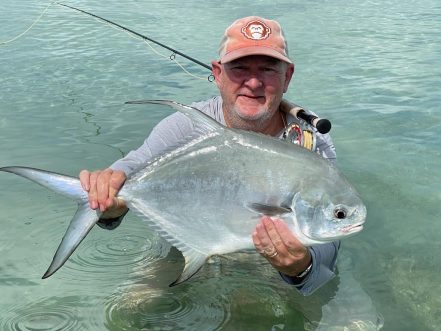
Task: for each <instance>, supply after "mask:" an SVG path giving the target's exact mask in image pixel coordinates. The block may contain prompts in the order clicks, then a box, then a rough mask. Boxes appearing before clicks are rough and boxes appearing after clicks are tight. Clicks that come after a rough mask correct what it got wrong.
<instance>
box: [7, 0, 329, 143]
mask: <svg viewBox="0 0 441 331" xmlns="http://www.w3.org/2000/svg"><path fill="white" fill-rule="evenodd" d="M52 4H57V5H60V6H63V7H66V8H69V9H72V10H75V11H78V12H80V13H82V14H85V15H88V16H91V17H94V18H96V19H98V20H101V21H102V22H104V23H106V24H109V25H111V26H114V27H116V28H118V29H121V30H123V31H125V32H127V33H129V34H131V35H133V36H136V37H138V38H141V39H143V40H144V41H145V42H146V43H147V44H148V45H149V46H150V47H151V45H150V44H149V43H148V42H152V43H154V44H156V45H158V46H161V47H163V48H165V49H167V50H169V51H171V52H172V54H171V55H170V56H169V57H168V58H169V59H170V60H171V61H174V62H175V63H176V64H177V65H178V66H180V67H181V69H182V70H184V71H185V72H186V73H187V74H189V75H191V76H193V77H196V78H201V77H197V76H195V75H193V74H191V73H190V72H188V71H187V69H185V68H184V67H183V66H182V65H181V64H180V63H179V62H177V61H176V55H180V56H182V57H184V58H186V59H187V60H189V61H191V62H193V63H195V64H197V65H199V66H201V67H204V68H205V69H208V70H210V71H211V66H209V65H207V64H205V63H203V62H201V61H199V60H197V59H195V58H193V57H191V56H188V55H186V54H184V53H182V52H180V51H178V50H176V49H174V48H171V47H169V46H167V45H165V44H163V43H161V42H159V41H156V40H154V39H152V38H150V37H147V36H145V35H143V34H141V33H138V32H136V31H134V30H132V29H129V28H127V27H125V26H122V25H120V24H118V23H115V22H113V21H111V20H108V19H106V18H103V17H101V16H98V15H95V14H93V13H90V12H88V11H85V10H82V9H79V8H76V7H73V6H69V5H66V4H63V3H61V2H56V1H54V2H51V3H50V4H49V5H48V6H47V7H46V9H45V10H44V12H43V13H42V14H41V15H40V16H39V17H38V19H37V20H36V21H35V22H34V23H32V25H31V26H30V27H29V28H28V29H27V30H26V31H25V32H23V33H22V34H20V35H18V36H17V37H15V38H13V39H11V40H9V41H7V42H0V46H1V45H5V44H7V43H10V42H12V41H14V40H16V39H18V38H19V37H21V36H23V35H24V34H25V33H27V32H28V31H29V30H30V29H31V28H32V27H33V26H34V25H35V24H36V23H37V22H38V21H39V20H40V19H41V17H42V16H43V15H44V14H45V13H46V11H47V10H48V9H49V7H50V6H51V5H52ZM151 48H152V47H151ZM152 50H153V51H155V50H154V49H153V48H152ZM155 52H156V51H155ZM156 53H157V54H158V55H161V54H159V53H158V52H156ZM204 79H205V78H204ZM207 79H208V81H209V82H212V81H214V76H213V74H210V75H209V76H208V77H207ZM287 112H289V113H290V114H292V115H293V116H294V117H295V118H296V119H298V120H299V121H303V122H305V123H307V124H308V125H309V126H312V127H314V128H315V129H317V131H318V132H320V133H323V134H324V133H328V132H329V130H331V122H329V120H327V119H324V118H323V119H321V118H318V117H317V116H315V115H313V114H311V113H309V112H307V111H306V110H304V109H303V108H301V107H299V106H297V105H295V107H294V108H292V109H290V110H289V111H287ZM303 122H300V124H299V128H297V127H296V126H295V125H293V126H292V127H290V128H287V129H289V130H288V132H287V137H288V138H287V139H291V140H293V142H294V141H299V142H302V143H301V145H302V146H303V145H304V144H305V145H306V146H310V140H311V138H310V137H309V134H308V131H309V130H308V129H307V128H306V127H305V125H304V124H302V123H303ZM296 132H299V133H300V134H299V135H298V137H297V138H296V137H295V134H296ZM312 132H314V130H312ZM289 137H291V138H289ZM312 140H313V144H314V141H315V138H313V139H312Z"/></svg>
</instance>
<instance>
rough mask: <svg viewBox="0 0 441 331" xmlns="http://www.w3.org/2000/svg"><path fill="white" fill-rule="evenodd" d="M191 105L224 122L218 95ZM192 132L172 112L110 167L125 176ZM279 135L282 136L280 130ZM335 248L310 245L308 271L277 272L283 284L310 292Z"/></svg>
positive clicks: (323, 147) (320, 145) (321, 148)
mask: <svg viewBox="0 0 441 331" xmlns="http://www.w3.org/2000/svg"><path fill="white" fill-rule="evenodd" d="M191 106H192V107H195V108H197V109H199V110H201V111H202V112H204V113H205V114H207V115H209V116H210V117H212V118H213V119H215V120H216V121H217V122H219V123H221V124H223V125H225V119H224V115H223V112H222V99H221V98H220V97H219V96H218V97H214V98H211V99H208V100H206V101H201V102H195V103H193V104H191ZM294 120H295V118H294V117H292V116H291V115H287V123H290V122H292V121H294ZM192 131H193V124H192V122H191V120H190V119H189V118H187V117H186V116H185V115H183V114H181V113H174V114H172V115H170V116H168V117H167V118H165V119H163V120H162V121H161V122H160V123H159V124H158V125H156V126H155V128H154V129H153V130H152V132H151V133H150V135H149V136H148V137H147V139H146V140H145V141H144V143H143V144H142V145H141V146H140V147H139V148H138V149H136V150H133V151H131V152H129V153H128V154H127V156H125V157H124V158H122V159H120V160H118V161H116V162H115V163H113V164H112V165H111V166H110V168H112V169H113V170H122V171H124V173H125V174H126V175H127V176H129V175H130V174H131V173H133V172H134V171H136V170H137V169H138V168H140V167H142V166H144V165H145V164H146V163H148V162H149V161H150V160H152V159H153V158H155V157H156V156H159V155H161V154H163V153H164V152H165V151H166V150H168V149H169V148H170V147H171V146H176V145H177V143H178V142H179V141H181V140H183V139H184V138H185V137H186V136H188V135H189V134H191V133H192ZM280 134H281V135H282V132H281V133H280ZM316 137H317V143H316V151H317V152H319V153H320V154H321V155H322V156H323V157H325V158H327V159H329V160H332V161H333V160H335V158H336V154H335V149H334V145H333V143H332V140H331V138H330V136H329V135H328V134H326V135H322V134H320V133H318V132H316ZM250 235H251V234H250ZM339 247H340V242H338V241H337V242H332V243H328V244H323V245H316V246H312V247H310V248H309V249H310V252H311V256H312V268H311V271H310V272H309V274H308V275H307V276H306V277H305V278H304V279H301V280H300V281H299V280H298V279H297V278H295V277H290V276H287V275H283V274H281V276H282V278H283V279H284V280H285V281H286V282H287V283H289V284H292V285H294V286H296V288H297V289H298V290H299V291H300V293H302V294H303V295H309V294H311V293H312V292H313V291H315V290H316V289H317V288H319V287H320V286H322V285H323V284H325V283H326V282H327V281H329V280H330V279H331V278H333V277H334V276H335V274H334V267H335V262H336V258H337V253H338V249H339Z"/></svg>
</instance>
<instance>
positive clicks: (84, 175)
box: [79, 170, 90, 192]
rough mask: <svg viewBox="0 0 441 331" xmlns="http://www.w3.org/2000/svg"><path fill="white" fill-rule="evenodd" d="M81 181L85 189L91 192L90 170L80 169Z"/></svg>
mask: <svg viewBox="0 0 441 331" xmlns="http://www.w3.org/2000/svg"><path fill="white" fill-rule="evenodd" d="M79 177H80V183H81V186H82V187H83V190H84V191H86V192H89V190H90V182H89V181H90V172H89V171H88V170H81V171H80V175H79Z"/></svg>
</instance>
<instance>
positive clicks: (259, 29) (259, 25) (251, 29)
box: [242, 20, 271, 40]
mask: <svg viewBox="0 0 441 331" xmlns="http://www.w3.org/2000/svg"><path fill="white" fill-rule="evenodd" d="M242 34H243V35H244V36H245V37H247V38H248V39H252V40H262V39H266V38H268V37H269V35H270V34H271V29H270V28H269V27H268V26H267V25H266V24H265V23H263V22H262V21H258V20H254V21H250V22H248V23H247V24H246V25H245V26H244V27H243V28H242Z"/></svg>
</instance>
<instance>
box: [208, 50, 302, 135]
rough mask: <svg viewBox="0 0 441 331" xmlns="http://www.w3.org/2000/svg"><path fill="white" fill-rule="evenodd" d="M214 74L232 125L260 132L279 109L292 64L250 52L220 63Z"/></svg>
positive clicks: (292, 69)
mask: <svg viewBox="0 0 441 331" xmlns="http://www.w3.org/2000/svg"><path fill="white" fill-rule="evenodd" d="M212 69H213V74H214V76H215V78H216V84H217V86H218V88H219V91H220V94H221V96H222V99H223V110H224V115H225V120H226V121H227V124H228V125H229V126H231V127H235V128H241V129H246V130H254V131H260V129H262V127H264V126H265V125H268V121H270V120H271V118H272V117H273V116H274V114H275V113H276V112H277V110H278V108H279V104H280V101H281V100H282V97H283V93H284V92H286V90H287V88H288V85H289V82H290V80H291V77H292V74H293V72H294V66H293V65H292V64H288V63H286V62H283V61H280V60H277V59H274V58H272V57H268V56H261V55H253V56H247V57H243V58H239V59H237V60H234V61H232V62H228V63H225V64H220V63H219V62H215V61H213V62H212Z"/></svg>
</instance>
